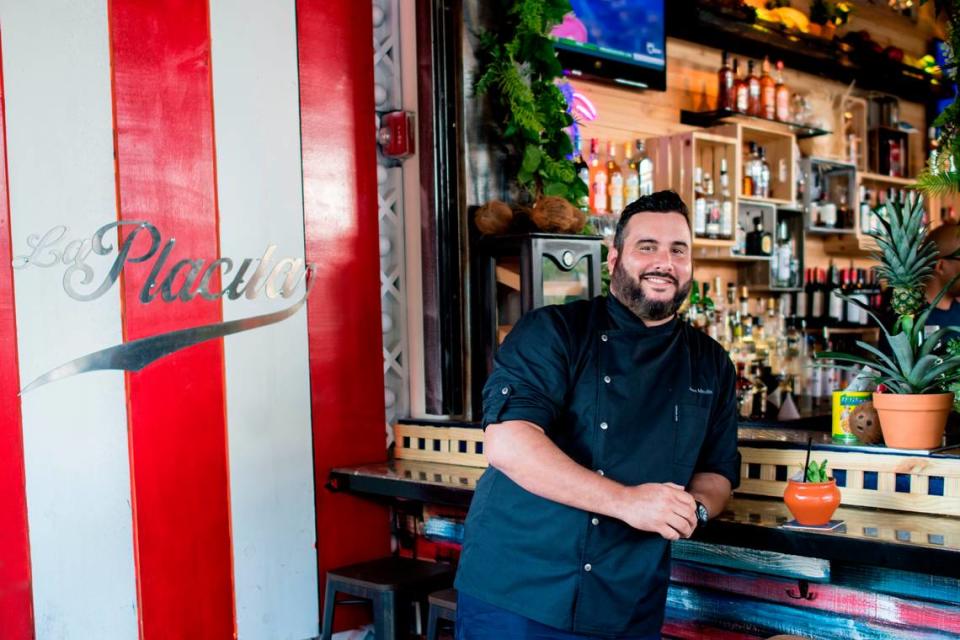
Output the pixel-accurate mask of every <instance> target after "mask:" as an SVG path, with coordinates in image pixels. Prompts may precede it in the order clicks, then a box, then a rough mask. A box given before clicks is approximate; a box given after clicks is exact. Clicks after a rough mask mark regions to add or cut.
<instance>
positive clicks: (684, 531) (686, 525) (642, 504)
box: [617, 482, 697, 540]
mask: <svg viewBox="0 0 960 640" xmlns="http://www.w3.org/2000/svg"><path fill="white" fill-rule="evenodd" d="M618 511H619V513H618V516H617V517H618V518H620V519H621V520H623V521H624V522H626V523H627V524H628V525H630V526H631V527H633V528H634V529H640V530H641V531H650V532H652V533H657V534H660V536H662V537H664V538H666V539H667V540H679V539H680V538H689V537H690V536H691V535H692V534H693V530H694V529H696V528H697V504H696V501H695V500H694V498H693V496H692V495H690V494H689V493H687V492H686V490H685V489H684V488H683V487H681V486H680V485H678V484H673V483H672V482H666V483H663V484H660V483H652V482H651V483H648V484H641V485H637V486H633V487H624V488H623V496H622V503H621V506H620V508H619V509H618Z"/></svg>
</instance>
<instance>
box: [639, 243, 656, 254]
mask: <svg viewBox="0 0 960 640" xmlns="http://www.w3.org/2000/svg"><path fill="white" fill-rule="evenodd" d="M654 249H655V247H654V246H653V245H652V244H642V245H640V251H645V252H647V253H650V252H651V251H653V250H654Z"/></svg>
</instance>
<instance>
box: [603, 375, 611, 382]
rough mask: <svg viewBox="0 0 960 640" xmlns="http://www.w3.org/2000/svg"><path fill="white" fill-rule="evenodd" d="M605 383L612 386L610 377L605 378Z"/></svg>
mask: <svg viewBox="0 0 960 640" xmlns="http://www.w3.org/2000/svg"><path fill="white" fill-rule="evenodd" d="M603 381H604V382H606V383H607V384H610V376H603Z"/></svg>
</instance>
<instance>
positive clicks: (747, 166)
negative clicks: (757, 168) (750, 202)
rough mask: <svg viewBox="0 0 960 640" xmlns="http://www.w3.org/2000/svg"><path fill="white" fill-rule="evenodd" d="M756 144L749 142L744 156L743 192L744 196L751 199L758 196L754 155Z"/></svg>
mask: <svg viewBox="0 0 960 640" xmlns="http://www.w3.org/2000/svg"><path fill="white" fill-rule="evenodd" d="M756 147H757V145H756V143H755V142H748V143H747V148H746V149H745V150H744V156H743V188H742V190H741V192H742V193H743V195H744V196H746V197H748V198H749V197H750V196H753V195H756V184H755V180H754V178H755V172H754V162H753V161H754V155H755V152H756Z"/></svg>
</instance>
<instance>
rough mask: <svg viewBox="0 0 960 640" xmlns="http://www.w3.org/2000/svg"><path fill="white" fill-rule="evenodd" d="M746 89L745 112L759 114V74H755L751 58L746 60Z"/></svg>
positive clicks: (753, 114)
mask: <svg viewBox="0 0 960 640" xmlns="http://www.w3.org/2000/svg"><path fill="white" fill-rule="evenodd" d="M747 91H748V104H747V114H749V115H751V116H759V115H761V113H760V76H758V75H757V70H756V68H755V65H754V64H753V60H748V61H747Z"/></svg>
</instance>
